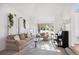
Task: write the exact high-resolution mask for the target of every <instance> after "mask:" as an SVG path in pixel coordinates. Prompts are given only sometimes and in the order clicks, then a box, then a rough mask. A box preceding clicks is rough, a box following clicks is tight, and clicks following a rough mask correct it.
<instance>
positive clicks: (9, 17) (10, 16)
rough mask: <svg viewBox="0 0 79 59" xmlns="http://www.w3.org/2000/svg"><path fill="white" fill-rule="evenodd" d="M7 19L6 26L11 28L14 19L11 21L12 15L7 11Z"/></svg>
mask: <svg viewBox="0 0 79 59" xmlns="http://www.w3.org/2000/svg"><path fill="white" fill-rule="evenodd" d="M8 20H9V25H8V27H9V28H11V27H12V26H13V23H14V21H13V15H12V14H11V13H9V15H8Z"/></svg>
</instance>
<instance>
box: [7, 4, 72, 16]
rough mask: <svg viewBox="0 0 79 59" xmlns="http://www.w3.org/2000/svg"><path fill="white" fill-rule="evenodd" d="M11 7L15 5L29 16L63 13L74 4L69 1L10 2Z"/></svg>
mask: <svg viewBox="0 0 79 59" xmlns="http://www.w3.org/2000/svg"><path fill="white" fill-rule="evenodd" d="M8 5H9V6H11V7H14V8H15V9H16V10H17V11H19V12H20V13H23V14H25V15H28V16H39V17H41V16H44V17H47V16H50V17H53V16H57V15H63V13H65V12H66V13H67V12H68V10H69V11H70V8H71V5H72V4H67V3H57V4H56V3H26V4H24V3H23V4H22V3H20V4H18V3H16V4H8Z"/></svg>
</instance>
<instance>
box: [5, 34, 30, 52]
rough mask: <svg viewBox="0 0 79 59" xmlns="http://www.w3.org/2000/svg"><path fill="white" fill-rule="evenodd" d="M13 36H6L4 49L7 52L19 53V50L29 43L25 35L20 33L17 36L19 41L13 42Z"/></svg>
mask: <svg viewBox="0 0 79 59" xmlns="http://www.w3.org/2000/svg"><path fill="white" fill-rule="evenodd" d="M14 36H15V35H8V37H7V40H6V49H7V50H16V51H19V50H21V49H23V48H24V47H25V46H26V45H27V43H28V42H29V41H30V39H29V38H28V36H27V34H25V33H22V34H20V35H19V37H20V40H15V39H14Z"/></svg>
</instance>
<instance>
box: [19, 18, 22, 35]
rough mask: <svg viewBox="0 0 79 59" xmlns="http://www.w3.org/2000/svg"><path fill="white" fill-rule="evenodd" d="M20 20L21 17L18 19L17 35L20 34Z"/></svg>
mask: <svg viewBox="0 0 79 59" xmlns="http://www.w3.org/2000/svg"><path fill="white" fill-rule="evenodd" d="M20 19H22V17H19V18H18V34H20Z"/></svg>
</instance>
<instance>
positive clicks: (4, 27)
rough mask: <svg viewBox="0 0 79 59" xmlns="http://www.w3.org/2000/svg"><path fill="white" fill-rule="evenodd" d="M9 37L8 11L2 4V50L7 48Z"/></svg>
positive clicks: (0, 11) (0, 32)
mask: <svg viewBox="0 0 79 59" xmlns="http://www.w3.org/2000/svg"><path fill="white" fill-rule="evenodd" d="M6 36H7V9H6V7H5V6H3V5H2V4H0V50H3V49H4V48H5V39H6Z"/></svg>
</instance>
